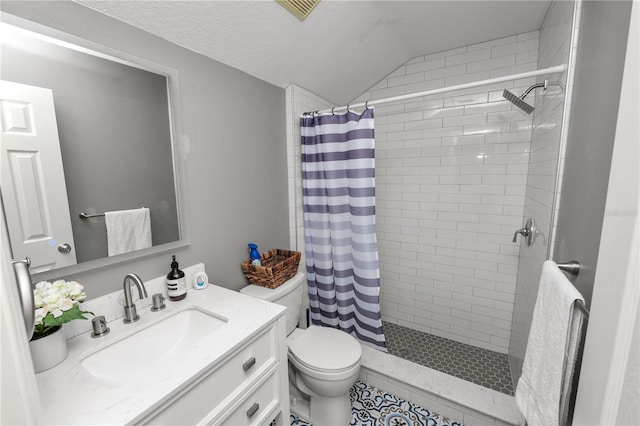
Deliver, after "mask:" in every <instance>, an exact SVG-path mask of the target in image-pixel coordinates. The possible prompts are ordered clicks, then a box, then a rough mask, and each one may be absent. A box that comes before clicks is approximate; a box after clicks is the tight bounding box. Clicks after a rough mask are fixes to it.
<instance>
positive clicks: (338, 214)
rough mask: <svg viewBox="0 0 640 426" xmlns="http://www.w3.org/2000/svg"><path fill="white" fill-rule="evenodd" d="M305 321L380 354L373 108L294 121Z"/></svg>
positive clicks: (312, 116)
mask: <svg viewBox="0 0 640 426" xmlns="http://www.w3.org/2000/svg"><path fill="white" fill-rule="evenodd" d="M300 133H301V136H302V187H303V191H304V193H303V204H304V237H305V257H306V270H307V282H308V285H309V304H310V308H311V321H312V323H313V324H315V325H323V326H329V327H334V328H338V329H341V330H343V331H345V332H347V333H349V334H351V335H353V336H355V337H356V338H357V339H359V340H360V341H361V342H362V343H363V344H365V345H368V346H371V347H374V348H377V349H380V350H383V351H386V346H385V338H384V333H383V330H382V320H381V317H380V269H379V261H378V244H377V241H376V234H375V159H374V127H373V109H366V110H365V111H363V112H362V114H356V113H354V112H347V113H345V114H335V115H334V114H331V115H321V116H319V115H317V114H307V115H304V116H303V117H302V118H301V120H300Z"/></svg>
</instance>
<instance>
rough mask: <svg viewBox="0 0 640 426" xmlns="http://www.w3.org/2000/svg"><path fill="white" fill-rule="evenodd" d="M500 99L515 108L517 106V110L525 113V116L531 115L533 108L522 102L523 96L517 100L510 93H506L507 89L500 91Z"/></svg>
mask: <svg viewBox="0 0 640 426" xmlns="http://www.w3.org/2000/svg"><path fill="white" fill-rule="evenodd" d="M502 97H503V98H505V99H506V100H508V101H509V102H511V103H512V104H514V105H515V106H517V107H518V108H520V109H521V110H523V111H524V112H526V113H527V114H531V113H532V112H533V110H534V109H535V108H534V107H532V106H531V105H529V104H528V103H526V102H525V101H524V100H523V98H524V96H523V97H522V98H519V97H517V96H516V95H514V94H513V93H511V92H510V91H508V90H507V89H504V90H503V91H502Z"/></svg>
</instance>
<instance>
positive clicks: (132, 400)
mask: <svg viewBox="0 0 640 426" xmlns="http://www.w3.org/2000/svg"><path fill="white" fill-rule="evenodd" d="M134 293H137V292H136V291H134ZM165 294H166V293H165ZM150 298H151V293H149V299H150ZM165 303H166V305H167V307H166V309H164V310H162V311H159V312H151V310H150V307H149V306H146V307H142V306H143V304H141V303H138V304H137V305H138V314H139V315H140V320H139V321H137V322H135V323H133V324H124V323H123V322H122V318H119V319H116V320H112V321H110V322H109V324H108V326H109V328H110V329H111V332H110V333H109V334H108V335H106V336H103V337H100V338H92V337H91V336H90V332H89V331H86V332H84V333H81V334H79V335H77V336H75V337H73V338H71V339H69V340H67V347H68V351H69V354H68V356H67V359H66V360H65V361H64V362H63V363H62V364H60V365H58V366H56V367H54V368H52V369H51V370H48V371H44V372H42V373H39V374H37V375H36V380H37V383H38V387H39V390H40V398H41V401H42V410H43V420H44V422H45V423H47V424H110V425H114V424H125V423H135V422H136V421H139V420H141V419H142V418H143V417H144V416H145V415H147V414H149V413H150V412H151V410H153V409H155V408H157V407H159V406H160V405H162V404H163V402H165V401H166V400H167V399H169V398H170V397H171V396H172V395H174V394H175V393H176V392H178V391H179V390H181V389H183V388H184V387H186V386H187V385H188V384H189V383H190V382H191V381H192V379H193V378H195V377H198V376H199V375H201V374H202V373H204V372H206V371H207V370H209V369H211V368H213V367H214V366H215V365H216V363H217V361H218V360H221V359H224V358H225V357H226V356H227V355H229V354H230V353H231V352H233V351H234V349H236V348H237V347H238V346H240V344H241V343H242V342H244V341H246V339H249V338H251V337H253V336H255V335H257V334H259V332H260V331H261V330H263V329H265V328H266V327H267V326H268V325H269V324H270V323H272V322H273V321H274V320H275V319H276V318H278V317H279V316H281V315H283V314H284V310H285V308H284V307H282V306H279V305H275V304H272V303H267V302H264V301H262V300H259V299H255V298H252V297H249V296H245V295H244V294H241V293H238V292H235V291H231V290H227V289H224V288H221V287H216V286H213V285H209V286H208V287H207V288H206V289H204V290H193V289H190V290H189V292H188V295H187V298H186V299H184V300H182V301H179V302H171V301H169V300H168V299H167V300H166V302H165ZM189 307H198V308H200V309H204V310H206V311H210V312H212V313H215V314H216V315H218V316H222V317H224V318H226V319H228V322H227V324H225V325H224V326H223V327H221V328H219V329H217V330H215V331H214V332H213V333H212V334H211V335H210V336H207V337H205V338H203V339H202V340H200V341H199V342H198V343H197V344H195V345H194V346H193V348H192V349H191V350H189V351H188V354H187V355H186V356H185V357H184V359H181V360H180V361H179V362H175V363H172V364H171V365H167V366H166V368H161V369H159V371H153V372H143V373H141V374H140V375H138V376H136V377H132V379H131V381H130V383H129V384H127V385H124V386H122V387H115V388H114V387H108V385H107V384H105V383H102V382H100V381H99V380H98V379H96V378H94V377H93V376H92V375H91V374H90V373H89V372H87V371H86V370H85V369H84V367H82V366H81V365H80V361H81V360H82V359H84V358H85V357H86V356H88V355H90V354H92V353H93V352H95V351H96V350H98V349H100V348H102V347H104V346H107V345H109V344H110V343H113V342H115V341H118V340H120V339H122V338H123V337H125V336H129V335H131V334H133V333H135V332H136V331H137V330H140V329H142V328H144V327H146V326H148V325H151V324H153V323H155V322H157V321H159V320H161V319H163V318H166V317H167V316H169V315H171V314H172V313H175V312H176V311H177V310H182V309H186V308H189ZM94 313H95V314H96V315H102V314H103V313H101V312H100V311H96V310H94ZM123 316H124V314H123ZM107 319H109V318H107ZM74 322H77V321H74ZM171 338H172V336H166V339H167V345H170V344H171ZM131 356H132V357H135V356H136V354H135V353H132V354H131Z"/></svg>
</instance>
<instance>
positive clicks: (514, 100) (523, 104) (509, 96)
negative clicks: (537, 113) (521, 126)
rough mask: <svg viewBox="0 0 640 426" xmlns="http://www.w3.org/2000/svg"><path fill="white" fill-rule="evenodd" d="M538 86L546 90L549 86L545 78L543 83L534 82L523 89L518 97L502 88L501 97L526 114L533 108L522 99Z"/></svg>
mask: <svg viewBox="0 0 640 426" xmlns="http://www.w3.org/2000/svg"><path fill="white" fill-rule="evenodd" d="M557 84H560V83H557ZM538 87H544V90H547V89H548V88H549V80H545V81H544V83H538V84H534V85H533V86H531V87H529V88H528V89H527V90H525V91H524V93H523V94H522V96H520V97H518V96H516V95H514V94H513V93H511V92H510V91H508V90H507V89H504V90H503V91H502V97H503V98H505V99H506V100H508V101H509V102H511V103H512V104H514V105H515V106H517V107H518V108H520V109H521V110H523V111H524V112H526V113H527V114H531V113H532V112H533V110H534V109H535V108H534V107H532V106H531V105H529V104H528V103H526V102H525V101H524V98H526V97H527V95H528V94H529V93H530V92H531V91H532V90H533V89H537V88H538Z"/></svg>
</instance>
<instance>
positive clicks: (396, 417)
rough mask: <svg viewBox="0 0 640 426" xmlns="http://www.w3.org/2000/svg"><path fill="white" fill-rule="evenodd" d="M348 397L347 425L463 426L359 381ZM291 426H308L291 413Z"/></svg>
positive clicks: (308, 425) (309, 425)
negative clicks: (349, 409) (349, 420)
mask: <svg viewBox="0 0 640 426" xmlns="http://www.w3.org/2000/svg"><path fill="white" fill-rule="evenodd" d="M349 397H350V399H351V413H352V417H351V423H350V426H378V425H386V426H464V425H463V424H462V423H460V422H458V421H455V420H451V419H448V418H446V417H443V416H439V415H438V414H436V413H434V412H433V411H430V410H429V409H427V408H424V407H420V406H419V405H415V404H412V403H411V402H409V401H405V400H404V399H401V398H398V397H397V396H395V395H392V394H390V393H387V392H382V391H380V390H378V389H376V388H373V387H371V386H369V385H367V384H365V383H363V382H360V381H357V382H356V383H355V384H354V385H353V387H352V388H351V390H350V391H349ZM291 426H312V425H311V424H310V423H308V422H306V421H304V420H302V419H301V418H300V417H298V416H296V415H294V414H292V415H291Z"/></svg>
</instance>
